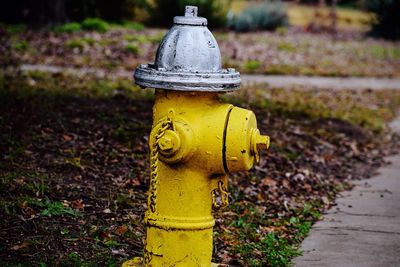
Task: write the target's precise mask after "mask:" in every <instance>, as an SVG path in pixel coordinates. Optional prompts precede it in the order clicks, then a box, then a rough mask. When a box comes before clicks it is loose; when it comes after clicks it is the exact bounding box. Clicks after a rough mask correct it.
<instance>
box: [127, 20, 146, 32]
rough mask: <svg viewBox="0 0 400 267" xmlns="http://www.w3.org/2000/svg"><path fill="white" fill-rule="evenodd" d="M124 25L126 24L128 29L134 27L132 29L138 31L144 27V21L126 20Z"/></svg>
mask: <svg viewBox="0 0 400 267" xmlns="http://www.w3.org/2000/svg"><path fill="white" fill-rule="evenodd" d="M122 26H124V27H125V28H127V29H132V30H136V31H141V30H143V29H144V25H143V24H142V23H139V22H135V21H124V22H123V23H122Z"/></svg>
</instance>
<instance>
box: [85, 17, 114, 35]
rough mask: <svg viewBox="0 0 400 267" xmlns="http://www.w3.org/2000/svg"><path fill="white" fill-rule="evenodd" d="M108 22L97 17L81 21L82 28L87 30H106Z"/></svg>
mask: <svg viewBox="0 0 400 267" xmlns="http://www.w3.org/2000/svg"><path fill="white" fill-rule="evenodd" d="M108 27H109V25H108V23H107V22H105V21H104V20H102V19H99V18H87V19H85V20H84V21H82V28H83V29H85V30H89V31H98V32H106V31H107V30H108Z"/></svg>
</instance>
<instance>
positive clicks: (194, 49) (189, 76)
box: [134, 6, 240, 92]
mask: <svg viewBox="0 0 400 267" xmlns="http://www.w3.org/2000/svg"><path fill="white" fill-rule="evenodd" d="M206 25H207V19H205V18H202V17H198V16H197V7H194V6H186V9H185V16H177V17H175V18H174V25H173V27H172V28H171V29H170V30H169V31H168V33H167V34H166V35H165V36H164V38H163V39H162V41H161V43H160V46H159V47H158V50H157V55H156V60H155V62H154V64H142V65H140V66H139V67H138V68H137V69H136V71H135V74H134V77H135V82H136V84H138V85H140V86H142V87H151V88H160V89H167V90H168V89H169V90H183V91H213V92H221V91H232V90H235V89H238V88H239V86H240V74H239V72H237V71H235V70H234V69H231V68H230V69H222V66H221V52H220V50H219V47H218V44H217V41H216V40H215V38H214V36H213V35H212V33H211V32H210V31H209V30H208V28H207V27H206Z"/></svg>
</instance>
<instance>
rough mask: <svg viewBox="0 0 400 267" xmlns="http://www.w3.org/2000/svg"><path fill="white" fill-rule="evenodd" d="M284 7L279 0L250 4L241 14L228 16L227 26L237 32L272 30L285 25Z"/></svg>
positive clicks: (286, 22)
mask: <svg viewBox="0 0 400 267" xmlns="http://www.w3.org/2000/svg"><path fill="white" fill-rule="evenodd" d="M287 24H288V17H287V13H286V8H285V6H284V5H283V4H282V2H281V1H279V0H277V1H272V0H266V1H264V2H262V3H259V4H253V5H250V6H249V7H248V8H247V9H245V10H244V11H243V12H242V13H241V14H239V15H237V16H234V15H231V16H230V17H229V18H228V27H230V28H232V29H234V30H235V31H239V32H248V31H255V30H270V31H273V30H275V29H277V28H278V27H282V26H287Z"/></svg>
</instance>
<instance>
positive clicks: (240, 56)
mask: <svg viewBox="0 0 400 267" xmlns="http://www.w3.org/2000/svg"><path fill="white" fill-rule="evenodd" d="M185 5H197V6H198V7H199V16H203V17H206V18H207V19H208V22H209V28H210V29H211V30H212V33H213V35H214V36H215V38H216V40H217V42H218V45H219V47H220V50H221V55H222V64H223V66H224V67H233V68H236V69H237V70H239V71H240V72H241V75H242V76H241V77H242V81H243V83H242V86H241V88H240V90H238V91H236V92H233V93H229V94H224V95H221V101H226V102H228V103H233V104H235V105H238V106H241V107H245V108H249V109H251V110H253V111H254V112H255V113H256V114H257V118H259V120H258V126H259V127H260V129H261V130H262V132H263V133H267V134H268V135H269V136H271V147H270V149H269V150H268V152H267V153H266V154H263V155H262V156H261V162H260V164H259V165H258V166H257V167H256V168H254V169H252V170H250V171H249V172H243V173H238V174H233V175H230V181H229V183H230V186H229V190H230V196H231V204H230V206H229V208H228V209H226V210H224V211H222V212H220V213H217V214H215V215H216V231H215V236H214V244H215V245H214V250H215V251H214V258H213V262H221V263H226V264H229V265H230V266H263V267H265V266H279V267H282V266H291V263H290V260H291V258H293V257H295V256H297V255H299V254H300V252H299V251H298V246H299V244H300V242H301V241H302V240H303V239H304V237H305V236H306V235H307V233H308V231H309V230H310V228H311V225H312V224H313V223H314V222H315V221H317V220H318V219H320V218H321V216H322V214H324V212H325V211H326V209H327V208H329V207H331V206H332V205H334V199H335V196H336V194H337V193H339V192H341V191H343V190H345V189H350V188H351V187H352V185H351V183H352V181H353V180H357V179H361V178H366V177H368V176H370V175H371V174H373V173H374V172H375V170H376V169H377V168H378V167H379V166H381V165H383V164H385V163H384V160H383V159H384V157H385V156H386V155H388V154H391V153H394V152H395V151H396V150H397V151H400V148H399V144H400V142H399V140H400V137H399V136H398V135H393V134H392V133H391V131H390V129H389V128H388V123H389V122H390V121H391V120H393V119H394V118H395V117H396V114H397V112H398V110H399V107H400V90H395V89H396V88H397V89H399V88H400V82H399V81H400V41H399V38H400V1H399V0H296V1H272V0H269V1H267V0H265V1H261V0H259V1H255V0H254V1H244V0H219V1H217V0H191V1H184V0H12V1H5V0H4V1H0V222H1V226H0V266H13V267H17V266H18V267H21V266H41V267H45V266H96V267H97V266H110V267H112V266H120V264H121V263H122V262H123V261H124V260H126V259H129V258H131V257H134V256H142V249H143V242H144V232H145V230H144V224H143V214H144V211H145V210H146V194H147V190H148V186H149V183H148V181H149V158H148V156H149V150H148V139H147V136H148V133H149V132H150V130H151V124H152V105H153V99H154V94H153V92H154V90H151V89H146V90H142V89H141V88H139V87H137V86H135V85H134V83H133V78H132V72H133V70H134V69H135V67H136V66H137V65H138V64H142V63H151V62H154V58H155V55H156V50H157V47H158V45H159V43H160V41H161V39H162V38H163V36H164V35H165V33H166V32H167V30H168V29H169V27H170V26H171V25H172V21H173V16H176V15H182V14H183V13H184V6H185ZM283 75H285V76H283ZM322 76H324V77H322ZM260 77H261V80H262V78H269V79H271V78H274V81H275V82H269V81H272V80H268V82H265V80H262V81H261V82H260V80H259V79H260ZM293 80H296V81H299V82H297V83H286V84H285V82H290V81H293ZM311 80H313V81H318V82H313V83H312V82H310V81H311ZM327 80H328V81H329V80H330V82H326V81H327ZM246 81H247V82H246ZM357 81H358V82H357ZM277 82H278V83H277ZM348 85H352V87H349V86H348ZM370 85H375V86H374V88H371V86H370ZM373 89H379V90H373Z"/></svg>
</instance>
